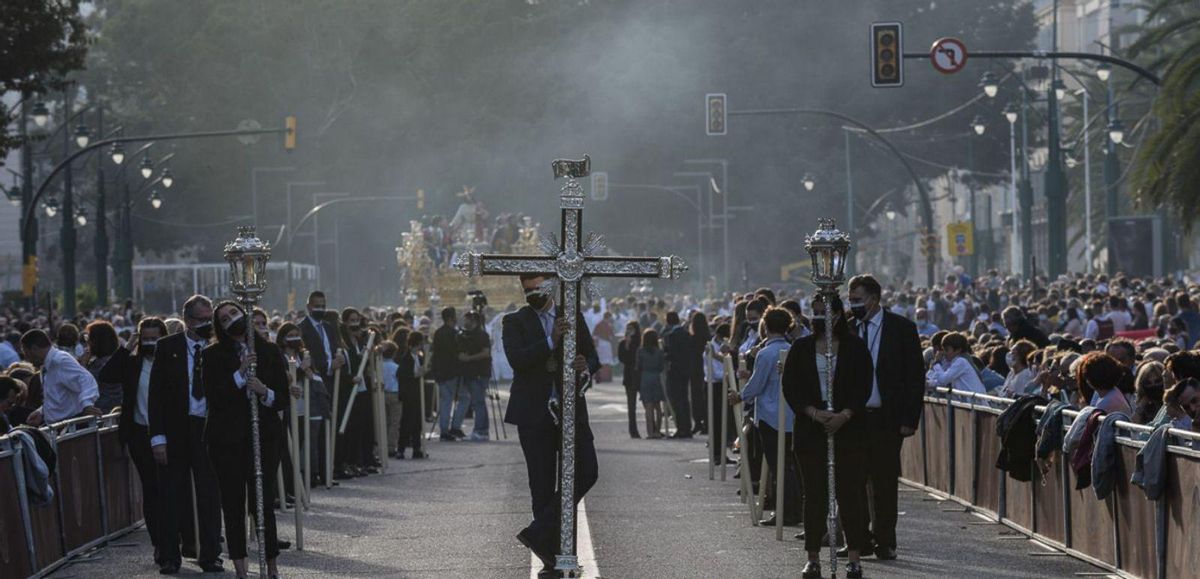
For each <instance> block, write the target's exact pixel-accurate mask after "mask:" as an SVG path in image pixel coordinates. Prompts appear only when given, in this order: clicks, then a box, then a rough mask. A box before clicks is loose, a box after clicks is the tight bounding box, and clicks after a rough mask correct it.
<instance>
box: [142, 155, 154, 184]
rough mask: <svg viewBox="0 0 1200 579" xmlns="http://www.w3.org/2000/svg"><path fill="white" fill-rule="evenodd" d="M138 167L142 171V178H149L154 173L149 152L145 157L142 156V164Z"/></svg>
mask: <svg viewBox="0 0 1200 579" xmlns="http://www.w3.org/2000/svg"><path fill="white" fill-rule="evenodd" d="M140 169H141V171H142V178H143V179H149V178H150V176H151V175H153V174H154V161H151V160H150V155H149V154H147V155H146V156H145V157H142V166H141V167H140Z"/></svg>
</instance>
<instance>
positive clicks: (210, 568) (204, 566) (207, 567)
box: [200, 560, 225, 573]
mask: <svg viewBox="0 0 1200 579" xmlns="http://www.w3.org/2000/svg"><path fill="white" fill-rule="evenodd" d="M200 570H201V571H204V572H205V573H224V572H225V567H224V566H223V565H221V561H220V560H217V561H206V562H204V563H200Z"/></svg>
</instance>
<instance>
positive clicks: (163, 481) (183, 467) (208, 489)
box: [157, 416, 221, 563]
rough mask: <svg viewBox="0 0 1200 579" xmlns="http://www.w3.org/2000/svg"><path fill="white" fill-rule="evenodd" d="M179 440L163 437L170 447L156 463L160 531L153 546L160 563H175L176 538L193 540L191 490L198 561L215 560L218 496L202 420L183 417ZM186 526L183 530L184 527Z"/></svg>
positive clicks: (218, 534) (218, 552)
mask: <svg viewBox="0 0 1200 579" xmlns="http://www.w3.org/2000/svg"><path fill="white" fill-rule="evenodd" d="M182 431H183V432H184V433H185V435H184V439H183V440H174V439H168V440H167V448H168V449H169V450H170V452H169V456H168V458H167V464H166V465H159V466H158V481H159V496H160V497H161V503H160V506H161V507H162V517H161V520H162V525H161V528H162V532H161V533H160V534H159V540H158V543H157V545H158V546H159V555H160V556H161V557H162V561H163V562H164V563H179V562H181V561H182V556H181V553H180V551H179V543H180V539H181V538H182V539H184V540H185V542H188V543H191V542H192V541H194V538H193V537H192V535H193V532H192V530H191V527H192V525H193V517H192V516H191V513H192V489H193V488H195V494H196V515H197V516H198V517H199V520H198V521H196V522H198V523H199V527H200V537H199V539H200V552H199V553H198V555H199V558H198V561H200V562H202V563H208V562H216V560H217V557H219V556H220V555H221V515H220V507H221V495H220V491H219V487H218V484H217V476H216V473H215V471H214V470H213V467H212V463H211V461H210V460H209V455H208V453H207V452H206V449H205V446H204V419H203V418H197V417H195V416H189V417H188V418H187V428H185V429H182ZM185 528H186V530H185Z"/></svg>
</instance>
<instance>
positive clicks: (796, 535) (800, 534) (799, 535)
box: [793, 531, 804, 541]
mask: <svg viewBox="0 0 1200 579" xmlns="http://www.w3.org/2000/svg"><path fill="white" fill-rule="evenodd" d="M793 537H795V538H796V539H799V540H801V541H803V540H804V531H800V532H799V533H796V534H795V535H793Z"/></svg>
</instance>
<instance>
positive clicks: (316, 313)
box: [308, 308, 325, 318]
mask: <svg viewBox="0 0 1200 579" xmlns="http://www.w3.org/2000/svg"><path fill="white" fill-rule="evenodd" d="M308 315H310V316H312V317H314V318H321V317H323V316H324V315H325V308H309V310H308Z"/></svg>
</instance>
